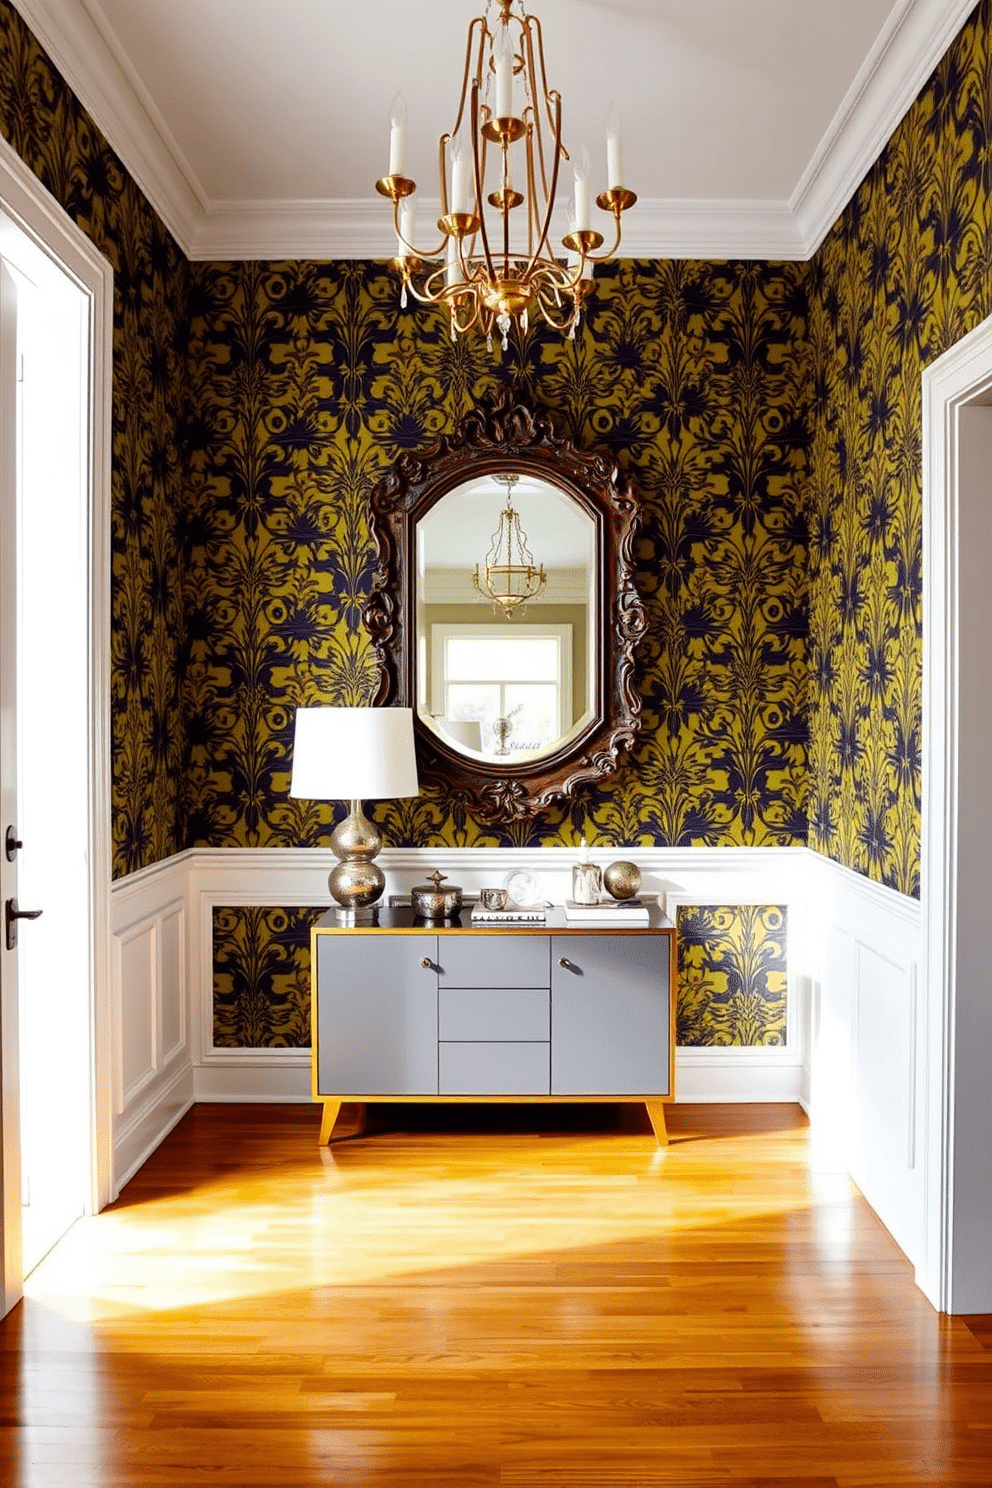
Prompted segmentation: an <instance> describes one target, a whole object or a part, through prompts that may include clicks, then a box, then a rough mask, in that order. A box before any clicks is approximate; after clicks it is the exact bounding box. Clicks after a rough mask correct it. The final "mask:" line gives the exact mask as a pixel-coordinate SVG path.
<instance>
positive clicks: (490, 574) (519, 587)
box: [472, 475, 548, 620]
mask: <svg viewBox="0 0 992 1488" xmlns="http://www.w3.org/2000/svg"><path fill="white" fill-rule="evenodd" d="M493 479H494V480H495V481H498V483H499V484H500V485H501V486H505V487H506V506H505V507H504V508H503V510H502V511H501V512H500V514H499V526H498V527H497V529H496V531H495V532H494V533H493V540H492V543H491V544H490V547H489V552H488V553H487V554H486V561H485V566H484V567H480V565H479V564H478V563H477V564H476V565H475V572H474V573H473V575H472V583H473V584H474V585H475V588H476V589H477V590H478V592H479V595H480V597H481V598H482V599H489V600H492V602H493V605H494V606H497V607H498V608H499V609H500V610H501V611H502V613H503V615H504V616H505V618H506V619H507V620H512V619H513V617H514V615H515V614H516V612H517V610H518V609H519V610H520V612H521V614H522V613H523V609H524V606H525V605H526V604H527V601H528V600H530V599H536V598H537V596H538V595H539V594H540V592H541V590H542V589H543V588H544V586H545V584H546V583H547V581H548V580H547V575H546V574H545V572H544V564H543V563H542V564H541V566H540V568H537V567H536V566H535V564H534V555H533V553H532V552H531V550H530V548H529V547H528V546H527V534H526V533H525V532H524V530H523V528H522V527H521V525H520V514H519V512H517V511H515V510H514V508H513V487H514V486H515V485H516V484H517V480H518V479H519V477H518V476H515V475H496V476H494V477H493Z"/></svg>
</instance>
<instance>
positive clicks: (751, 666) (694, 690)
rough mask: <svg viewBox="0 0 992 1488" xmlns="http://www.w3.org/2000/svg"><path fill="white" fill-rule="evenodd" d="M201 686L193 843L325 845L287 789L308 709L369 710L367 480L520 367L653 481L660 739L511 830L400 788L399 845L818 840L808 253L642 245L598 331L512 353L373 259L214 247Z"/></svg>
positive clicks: (610, 296) (194, 604)
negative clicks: (583, 793)
mask: <svg viewBox="0 0 992 1488" xmlns="http://www.w3.org/2000/svg"><path fill="white" fill-rule="evenodd" d="M190 272H191V277H192V284H191V317H190V353H191V355H190V388H191V416H190V419H189V421H188V425H187V429H186V444H187V446H188V449H189V489H188V497H187V500H188V519H187V547H186V608H187V625H188V629H189V652H188V658H187V666H186V668H185V692H184V701H185V708H186V716H187V731H188V740H189V750H190V754H189V761H188V768H187V785H188V790H189V818H188V841H189V843H190V845H195V844H199V843H208V844H211V845H213V846H248V845H267V846H279V845H290V844H292V845H298V844H301V843H303V844H313V843H317V842H319V841H321V840H322V839H325V838H326V834H327V830H328V824H329V822H330V808H329V807H326V806H323V805H317V804H314V803H310V802H301V801H294V800H290V799H289V797H288V795H287V789H288V785H289V770H288V746H289V743H290V740H291V732H292V722H293V715H294V710H295V707H296V706H297V705H298V704H301V703H309V704H312V703H317V702H328V703H339V704H340V703H351V704H354V703H361V702H363V701H365V700H366V699H367V698H368V697H369V695H370V693H371V691H372V688H373V682H374V669H373V668H374V662H373V657H372V654H371V651H370V648H369V645H368V641H367V637H366V634H365V631H364V628H363V624H362V607H363V604H364V601H365V598H366V596H367V594H368V590H369V586H370V581H371V573H372V568H373V563H374V555H373V552H372V549H371V546H370V541H369V535H368V528H367V522H366V509H367V497H368V492H369V490H370V488H371V486H372V485H373V484H374V483H375V481H376V480H377V479H378V478H379V477H380V476H381V474H382V473H383V471H384V470H385V469H386V467H387V466H388V464H389V463H390V462H391V461H392V460H393V459H394V458H395V457H396V455H397V454H398V453H399V452H400V451H401V450H403V449H415V448H417V447H418V446H420V445H421V444H423V443H424V442H425V441H427V440H429V439H430V438H432V437H433V436H435V435H436V434H437V433H438V432H439V431H441V430H442V429H444V428H446V427H448V426H449V425H450V424H451V423H452V422H453V421H454V420H455V419H456V418H457V417H459V416H460V415H461V414H463V413H464V412H465V411H466V410H467V409H468V408H469V407H470V406H471V404H472V403H473V402H474V401H475V400H476V399H477V398H478V396H479V395H480V394H481V392H482V391H484V390H485V389H486V388H487V387H488V386H491V384H492V382H493V379H494V378H495V377H497V376H500V377H512V378H515V379H518V380H520V381H522V382H523V383H525V384H526V385H527V387H528V388H529V390H530V393H531V395H532V397H533V398H534V399H535V400H536V401H538V402H539V403H540V404H542V405H544V406H546V407H548V408H549V409H551V410H553V411H554V413H555V415H556V417H557V420H558V423H559V426H560V427H561V429H562V431H563V432H565V433H567V434H568V436H569V437H570V438H571V439H573V440H574V441H575V442H577V443H580V444H582V445H584V446H595V445H600V446H608V447H611V448H612V449H613V450H614V451H615V452H616V455H617V458H618V460H619V461H620V463H621V464H622V465H623V467H624V468H625V469H627V470H629V471H630V472H631V473H632V474H633V476H634V477H635V480H636V482H637V484H638V486H639V489H640V491H641V493H642V496H643V502H644V526H643V530H642V536H641V540H640V544H639V560H640V574H639V583H640V586H641V588H642V591H643V593H644V595H645V596H646V598H647V600H648V604H649V616H650V619H649V629H648V634H647V637H646V640H645V642H644V643H643V646H642V649H641V653H640V656H641V662H642V691H643V696H644V731H643V735H642V739H641V742H640V744H639V747H638V749H637V752H636V755H635V757H634V758H633V759H632V760H631V761H630V762H629V763H627V764H626V765H625V766H624V767H623V768H622V769H621V770H620V771H619V773H618V774H617V775H616V776H615V777H614V778H612V779H611V780H610V781H609V782H607V783H606V784H604V785H603V786H602V788H600V789H598V790H596V791H595V792H592V793H590V795H589V796H587V797H585V798H583V799H582V800H581V801H580V802H578V803H577V805H576V806H575V807H574V808H572V809H571V810H565V809H562V810H556V811H551V812H548V813H546V814H545V815H544V816H542V817H539V818H537V819H535V820H534V821H533V822H529V823H523V824H519V825H516V826H514V827H512V828H499V827H497V828H493V827H489V826H486V825H484V824H483V823H480V822H478V821H473V820H472V819H471V818H469V819H466V818H465V816H464V814H461V815H459V814H456V813H455V812H454V811H453V810H452V808H451V805H450V803H449V802H448V801H446V800H445V799H443V798H437V797H435V798H424V799H422V800H421V801H419V802H416V803H400V804H398V805H397V804H390V805H384V806H382V807H380V808H378V812H377V815H378V819H379V820H380V822H381V824H382V826H383V829H384V836H385V838H386V840H387V841H388V842H391V843H393V844H397V845H423V844H428V843H431V844H444V845H450V846H458V845H467V844H472V845H479V844H492V845H497V844H500V843H510V842H513V843H519V844H521V845H523V844H527V845H538V844H542V843H566V844H570V843H573V842H577V841H578V840H579V838H580V837H581V836H583V835H585V836H586V837H587V838H588V839H589V840H590V841H591V842H602V843H604V844H615V845H621V844H624V845H626V844H631V845H633V844H637V843H644V844H652V845H654V844H669V843H678V844H682V845H690V844H696V843H706V844H732V843H748V844H765V843H773V844H776V845H783V844H793V843H801V842H803V841H805V831H806V823H805V784H806V773H805V772H806V761H805V751H806V732H807V724H806V712H805V710H806V698H805V677H806V657H805V637H806V629H807V596H806V577H805V575H806V547H805V538H806V528H805V520H804V514H803V509H802V494H801V493H802V486H803V482H804V478H805V474H806V455H807V450H806V445H807V434H806V428H807V420H806V389H807V369H806V361H805V355H806V353H805V342H804V336H805V329H806V302H805V291H804V285H803V279H804V271H803V269H802V268H801V266H796V265H784V266H783V265H769V264H740V263H737V264H701V263H670V262H650V263H634V262H624V263H622V264H621V265H619V266H616V267H614V268H613V269H612V271H611V272H610V273H608V274H607V275H606V276H605V278H604V279H603V280H602V281H601V282H600V287H599V291H598V294H597V298H596V300H595V301H594V302H593V307H592V311H591V325H588V326H587V327H586V328H585V330H584V331H583V333H582V334H581V335H580V336H579V337H578V338H577V340H576V341H575V342H574V343H569V342H567V341H563V340H562V338H561V337H560V336H558V335H557V334H554V333H551V332H548V331H546V330H541V329H534V330H532V331H531V332H529V333H528V334H527V335H526V336H525V337H524V338H523V342H522V345H520V346H518V347H514V348H513V349H512V350H511V352H510V353H508V354H507V355H506V356H505V357H504V359H503V360H502V361H500V360H499V357H498V354H497V356H496V358H495V359H494V356H493V355H492V354H491V353H489V352H487V351H486V348H485V343H484V342H483V341H481V340H475V339H472V340H459V341H458V342H456V343H452V341H451V339H450V336H449V334H448V332H447V329H446V327H445V326H444V324H443V323H442V322H441V320H440V318H439V317H437V316H432V315H431V314H425V312H424V311H423V310H422V309H420V308H419V307H418V308H416V309H411V310H410V311H409V312H402V311H401V310H400V308H399V288H398V284H397V280H396V277H395V275H394V274H393V272H392V271H391V270H390V269H389V268H388V267H387V266H384V265H375V264H368V263H334V264H319V263H285V264H266V263H242V264H230V265H228V264H194V265H192V266H191V270H190Z"/></svg>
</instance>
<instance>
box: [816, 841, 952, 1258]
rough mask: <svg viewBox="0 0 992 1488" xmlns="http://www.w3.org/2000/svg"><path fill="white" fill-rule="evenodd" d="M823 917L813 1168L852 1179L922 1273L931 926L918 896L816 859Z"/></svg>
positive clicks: (818, 969)
mask: <svg viewBox="0 0 992 1488" xmlns="http://www.w3.org/2000/svg"><path fill="white" fill-rule="evenodd" d="M807 862H808V865H809V869H808V871H809V879H810V891H811V896H812V901H813V902H815V903H816V904H817V906H818V910H819V921H818V936H819V949H818V952H817V951H816V950H815V948H814V977H813V990H812V996H811V999H810V1000H811V1038H810V1091H811V1095H810V1111H811V1116H812V1122H813V1132H812V1138H813V1160H814V1163H815V1165H816V1166H818V1167H820V1168H831V1169H836V1170H839V1171H845V1172H849V1173H850V1174H851V1176H852V1178H853V1179H854V1181H855V1183H857V1185H858V1187H859V1188H860V1189H861V1192H862V1193H863V1194H864V1196H865V1198H866V1199H867V1200H868V1202H869V1204H871V1206H872V1208H873V1209H874V1210H875V1212H876V1213H877V1214H878V1216H879V1218H880V1219H881V1220H882V1223H883V1224H884V1225H885V1226H886V1228H887V1229H888V1230H889V1231H890V1233H891V1234H892V1236H893V1237H894V1239H895V1240H896V1242H897V1243H898V1244H899V1245H900V1246H901V1247H902V1249H903V1250H904V1251H905V1253H906V1255H907V1256H908V1257H909V1259H910V1260H911V1261H912V1262H913V1263H914V1265H916V1266H917V1267H919V1266H920V1265H921V1263H922V1258H923V1253H924V1244H925V1186H924V1171H923V1162H922V1161H921V1160H919V1157H918V1155H919V1154H922V1153H923V1151H924V1146H925V1144H924V1142H923V1132H924V1124H925V1120H926V1112H925V1110H924V1109H923V1103H922V1101H921V1099H920V1098H919V1093H920V1092H922V1091H924V1090H925V1088H926V1086H925V1081H926V1048H925V1041H924V1040H922V1039H921V1038H920V1037H919V1036H918V1030H919V1028H920V1026H921V1010H920V1008H919V1007H918V1005H917V1004H918V997H919V995H920V990H921V989H922V988H923V987H924V985H925V983H924V981H923V975H922V972H923V957H924V949H923V918H922V910H921V907H920V904H919V902H918V901H917V900H915V899H908V898H906V896H905V895H902V894H897V893H895V892H893V891H892V890H890V889H885V888H882V887H881V886H880V885H879V884H875V883H872V882H870V881H869V880H868V879H866V878H863V877H862V876H861V875H860V874H856V873H851V872H849V871H848V870H846V869H844V868H840V867H839V866H838V865H837V864H835V863H831V862H828V860H827V859H825V858H818V857H815V856H814V855H813V854H809V855H808V858H807Z"/></svg>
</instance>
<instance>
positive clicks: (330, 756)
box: [289, 708, 420, 925]
mask: <svg viewBox="0 0 992 1488" xmlns="http://www.w3.org/2000/svg"><path fill="white" fill-rule="evenodd" d="M289 793H290V795H291V796H302V797H304V798H305V799H307V800H311V801H342V800H343V801H347V802H348V814H347V816H346V817H345V819H344V821H342V822H340V823H339V824H338V825H337V826H336V827H335V829H334V832H333V833H332V835H331V848H332V850H333V851H334V853H335V854H336V856H337V857H338V858H340V860H341V861H340V862H339V863H338V864H337V866H336V867H335V868H333V869H332V870H331V874H330V877H329V878H328V881H327V882H328V887H329V888H330V891H331V896H332V898H333V899H334V900H335V902H336V904H337V906H338V909H337V918H338V921H339V922H340V923H341V924H344V925H361V924H369V923H371V922H372V921H373V920H374V919H375V914H376V906H377V901H378V899H379V897H380V896H381V894H382V891H383V889H384V888H385V886H386V880H385V877H384V875H383V872H382V869H381V868H380V867H379V865H378V863H376V862H375V857H376V855H377V853H378V852H379V849H380V848H381V847H382V837H381V836H380V835H379V832H378V829H377V828H376V827H375V826H373V824H372V822H370V821H369V820H368V819H367V817H366V816H365V814H364V812H363V811H362V802H363V801H368V800H385V799H390V800H393V799H398V798H401V797H409V796H419V794H420V782H419V781H418V779H417V756H416V753H415V751H414V744H413V710H412V709H411V708H297V710H296V731H295V736H294V739H293V778H292V783H291V784H290V787H289Z"/></svg>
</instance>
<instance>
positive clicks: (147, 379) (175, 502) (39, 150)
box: [0, 0, 187, 876]
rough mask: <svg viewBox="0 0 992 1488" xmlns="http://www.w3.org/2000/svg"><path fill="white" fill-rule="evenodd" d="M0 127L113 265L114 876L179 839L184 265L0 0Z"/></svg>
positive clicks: (177, 846)
mask: <svg viewBox="0 0 992 1488" xmlns="http://www.w3.org/2000/svg"><path fill="white" fill-rule="evenodd" d="M0 133H2V134H3V136H4V137H5V139H6V140H7V141H8V142H9V143H10V144H11V145H12V146H13V148H14V149H15V150H16V151H17V153H18V154H19V155H20V156H21V158H22V160H24V161H25V163H26V164H27V165H28V166H29V167H30V168H31V170H33V171H34V172H35V174H36V175H37V176H38V177H39V178H40V180H41V181H43V182H44V184H45V186H46V187H47V188H48V190H49V191H50V192H51V193H52V195H53V196H54V197H55V199H56V200H57V201H58V202H59V203H60V204H61V205H62V206H63V207H64V208H65V210H66V212H67V213H68V214H69V216H70V217H71V218H72V219H73V220H74V221H75V222H76V223H77V224H78V226H79V227H81V228H82V230H83V231H84V232H85V233H86V234H87V236H88V237H89V238H90V239H91V240H92V241H93V242H94V243H95V244H96V246H97V247H98V248H99V249H100V251H101V252H102V253H103V254H104V256H105V257H106V258H107V259H109V261H110V263H111V264H112V265H113V269H114V375H113V434H112V437H113V475H112V480H113V491H112V529H113V530H112V543H113V555H112V636H113V639H112V647H113V653H112V658H111V665H112V682H111V692H112V697H111V732H112V751H113V757H112V777H113V779H112V789H113V853H114V873H115V876H119V875H121V874H123V873H128V872H131V871H132V870H134V869H137V868H142V867H144V866H145V865H146V864H148V863H154V862H157V861H158V860H160V859H161V858H165V857H168V856H169V854H170V853H174V852H177V851H179V850H181V848H182V847H183V846H184V845H185V824H184V822H183V820H182V816H181V810H182V807H181V794H180V788H179V786H180V780H181V775H182V768H183V756H184V740H183V724H182V718H181V715H180V697H179V680H180V676H181V667H180V657H179V652H178V648H177V644H176V638H177V637H179V636H180V635H181V633H182V614H183V600H182V592H181V591H182V583H181V569H180V564H179V554H180V542H181V525H182V510H183V481H182V470H181V458H180V452H179V447H178V443H177V431H178V429H179V427H180V412H181V406H182V395H183V387H184V369H185V327H186V316H185V305H186V285H187V264H186V260H185V259H184V257H183V255H182V254H181V253H180V252H179V249H178V248H177V247H176V244H175V242H174V241H173V239H172V238H171V236H170V235H169V233H168V232H167V231H166V230H165V228H164V227H163V225H162V223H161V221H160V220H159V218H158V217H157V216H156V214H155V213H154V212H153V211H152V209H151V207H150V206H149V205H148V202H147V201H146V200H145V198H144V197H143V196H142V194H141V192H140V191H139V190H138V188H137V186H136V185H135V184H134V181H133V180H132V179H131V177H130V176H129V175H128V173H127V171H126V170H125V169H124V167H123V165H122V164H121V162H120V160H119V159H118V157H117V156H116V155H115V154H114V152H113V151H112V150H111V149H110V147H109V146H108V144H107V142H106V140H105V139H104V137H103V135H102V134H101V133H100V131H99V130H98V129H97V128H96V127H95V125H94V124H93V122H92V120H91V119H90V118H89V116H88V115H87V114H86V112H85V110H84V109H83V108H82V107H81V106H80V104H79V103H78V102H77V100H76V98H75V97H74V96H73V94H72V93H71V92H70V90H69V89H68V88H67V87H66V85H65V83H64V82H63V81H62V79H61V77H60V76H59V74H58V73H57V72H56V70H55V69H54V67H53V66H52V65H51V63H50V62H49V60H48V58H47V56H46V54H45V53H44V51H43V50H42V49H41V47H40V46H39V45H38V43H37V42H36V41H35V39H34V37H33V36H32V35H31V33H30V32H29V31H28V29H27V27H26V26H25V25H24V22H23V21H22V20H21V18H20V16H19V15H18V14H17V12H16V11H15V10H13V9H12V7H11V6H10V5H9V4H8V0H0Z"/></svg>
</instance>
